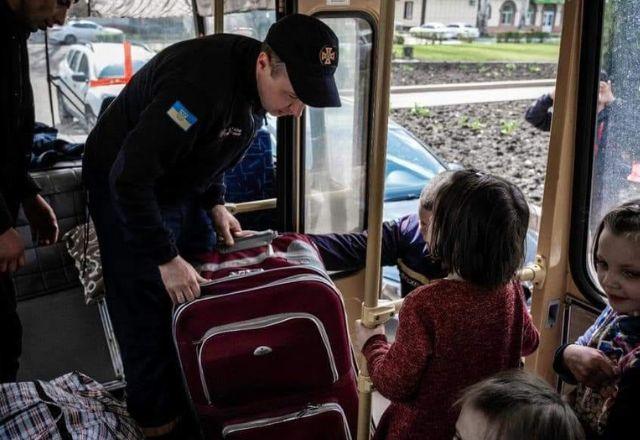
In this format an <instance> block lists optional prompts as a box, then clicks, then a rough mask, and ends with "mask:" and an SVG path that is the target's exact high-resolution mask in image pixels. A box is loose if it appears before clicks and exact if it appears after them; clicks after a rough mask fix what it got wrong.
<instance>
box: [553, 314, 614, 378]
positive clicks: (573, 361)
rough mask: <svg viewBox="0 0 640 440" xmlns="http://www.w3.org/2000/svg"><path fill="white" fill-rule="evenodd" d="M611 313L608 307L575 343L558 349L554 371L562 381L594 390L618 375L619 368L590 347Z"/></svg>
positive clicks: (555, 355)
mask: <svg viewBox="0 0 640 440" xmlns="http://www.w3.org/2000/svg"><path fill="white" fill-rule="evenodd" d="M610 313H611V309H610V308H609V307H607V308H606V309H605V310H604V311H603V312H602V313H601V314H600V316H599V317H598V319H597V320H596V322H595V323H594V324H593V325H592V326H591V327H589V329H587V331H586V332H585V333H584V334H583V335H582V336H580V337H579V338H578V339H577V341H576V342H575V343H573V344H564V345H561V346H560V347H558V349H557V350H556V352H555V354H554V359H553V369H554V371H555V372H556V373H557V374H558V376H559V377H560V379H562V381H564V382H566V383H568V384H572V385H575V384H577V383H578V382H581V383H584V384H585V385H586V386H588V387H591V388H594V387H598V386H600V385H601V384H602V383H604V382H606V381H608V380H611V379H612V378H613V377H615V376H616V375H617V374H618V368H617V367H616V366H615V365H614V364H613V363H612V362H611V360H610V359H609V358H607V357H606V356H605V355H604V354H603V353H602V352H601V351H599V350H597V349H595V348H592V347H589V346H588V344H589V341H590V340H591V337H592V336H593V334H594V333H595V332H596V330H597V329H599V328H600V327H601V326H603V325H606V321H607V318H608V317H609V315H610Z"/></svg>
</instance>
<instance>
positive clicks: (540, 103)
mask: <svg viewBox="0 0 640 440" xmlns="http://www.w3.org/2000/svg"><path fill="white" fill-rule="evenodd" d="M552 106H553V98H552V97H551V95H550V94H546V95H542V96H541V97H540V98H538V100H537V101H536V102H535V103H534V104H533V105H532V106H531V107H529V108H528V109H527V113H526V114H525V116H524V118H525V119H526V120H527V122H529V123H530V124H531V125H533V126H534V127H536V128H538V129H540V130H542V131H551V120H552V118H553V113H552V112H550V111H549V109H550V108H551V107H552Z"/></svg>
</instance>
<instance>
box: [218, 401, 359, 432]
mask: <svg viewBox="0 0 640 440" xmlns="http://www.w3.org/2000/svg"><path fill="white" fill-rule="evenodd" d="M329 411H336V412H337V413H339V414H340V417H342V427H343V428H344V436H345V438H346V439H348V440H351V432H350V431H349V426H348V424H347V416H346V415H345V413H344V410H343V409H342V407H341V406H340V405H338V404H337V403H324V404H322V405H312V404H309V405H307V407H306V408H304V409H303V410H302V411H297V412H293V413H289V414H285V415H283V416H278V417H268V418H264V419H258V420H252V421H250V422H244V423H236V424H234V425H229V426H225V428H224V429H223V430H222V437H223V438H226V437H228V436H229V435H231V434H233V433H236V432H239V431H246V430H248V429H255V428H264V427H266V426H271V425H277V424H278V423H285V422H290V421H292V420H297V419H302V418H305V417H311V416H316V415H318V414H322V413H325V412H329Z"/></svg>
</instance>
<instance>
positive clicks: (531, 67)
mask: <svg viewBox="0 0 640 440" xmlns="http://www.w3.org/2000/svg"><path fill="white" fill-rule="evenodd" d="M555 77H556V64H555V63H433V62H429V63H403V62H394V63H393V64H392V69H391V84H392V85H394V86H410V85H423V84H450V83H464V82H480V81H509V80H526V79H550V78H555Z"/></svg>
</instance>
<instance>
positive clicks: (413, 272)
mask: <svg viewBox="0 0 640 440" xmlns="http://www.w3.org/2000/svg"><path fill="white" fill-rule="evenodd" d="M309 237H310V238H311V239H312V240H313V242H314V243H315V244H316V246H318V249H319V250H320V255H321V256H322V259H323V261H324V264H325V266H326V267H327V269H328V270H357V269H362V268H363V267H364V266H365V263H366V255H367V231H364V232H354V233H351V234H324V235H309ZM381 260H382V261H381V263H382V265H383V266H395V265H397V266H398V270H399V272H400V283H401V289H402V296H403V297H404V296H406V295H408V294H409V292H411V291H412V290H414V289H415V288H416V287H419V286H422V285H424V284H428V283H429V282H430V281H431V280H432V279H436V278H442V277H444V276H445V275H446V274H445V273H443V271H442V269H441V267H440V264H439V263H438V262H436V261H434V260H433V259H432V258H430V252H429V247H428V246H427V244H426V242H425V241H424V238H423V237H422V234H421V233H420V220H419V218H418V215H417V214H410V215H406V216H404V217H401V218H399V219H397V220H394V221H390V222H384V223H383V224H382V258H381Z"/></svg>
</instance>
